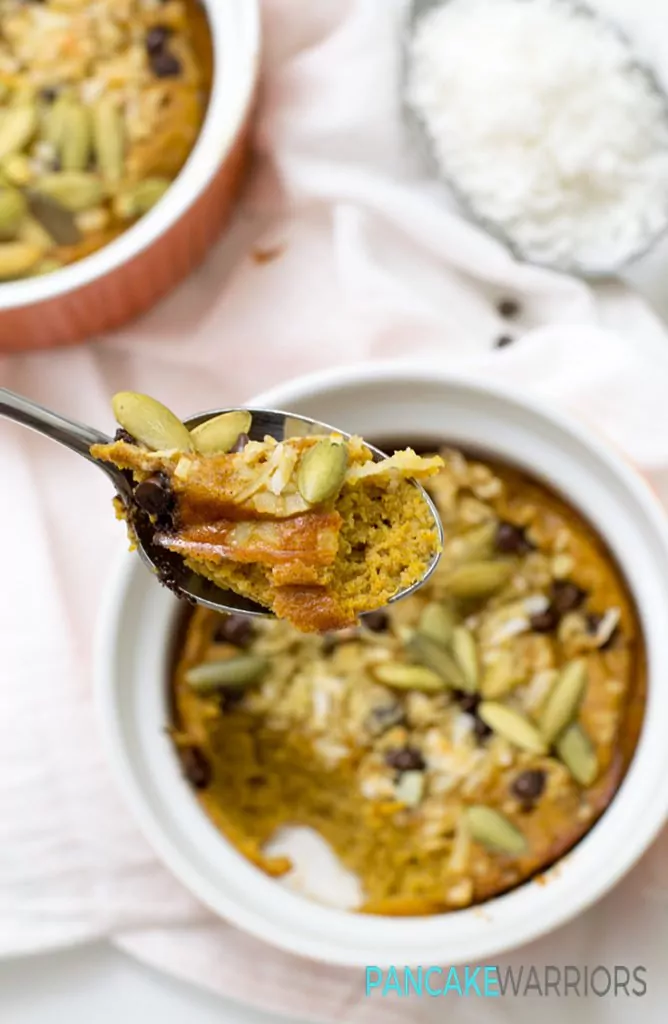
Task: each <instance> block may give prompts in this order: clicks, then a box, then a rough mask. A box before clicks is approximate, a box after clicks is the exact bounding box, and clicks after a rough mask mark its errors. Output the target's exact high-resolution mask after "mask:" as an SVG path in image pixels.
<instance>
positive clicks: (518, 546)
mask: <svg viewBox="0 0 668 1024" xmlns="http://www.w3.org/2000/svg"><path fill="white" fill-rule="evenodd" d="M494 545H495V547H496V550H497V551H499V552H500V553H501V554H504V555H527V554H528V553H529V552H530V551H533V550H534V546H533V544H532V543H531V541H530V540H529V539H528V538H527V535H526V531H525V529H524V527H523V526H516V525H515V523H508V522H505V521H502V522H500V523H499V525H498V527H497V531H496V539H495V541H494Z"/></svg>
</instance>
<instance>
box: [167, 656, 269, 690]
mask: <svg viewBox="0 0 668 1024" xmlns="http://www.w3.org/2000/svg"><path fill="white" fill-rule="evenodd" d="M268 668H269V662H268V661H267V659H266V658H261V657H259V655H257V654H238V655H235V656H234V657H232V658H225V659H224V660H222V661H208V662H205V663H204V664H203V665H196V666H195V667H194V668H189V669H188V671H187V672H186V673H185V676H184V678H185V681H186V683H187V684H188V686H190V687H192V689H193V690H196V691H197V692H198V693H213V692H214V691H215V690H219V689H224V688H225V687H227V686H229V687H242V686H251V685H252V684H253V683H257V682H259V681H260V679H261V678H262V676H263V675H264V674H265V672H266V671H267V669H268Z"/></svg>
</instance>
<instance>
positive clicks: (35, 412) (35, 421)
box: [0, 388, 443, 618]
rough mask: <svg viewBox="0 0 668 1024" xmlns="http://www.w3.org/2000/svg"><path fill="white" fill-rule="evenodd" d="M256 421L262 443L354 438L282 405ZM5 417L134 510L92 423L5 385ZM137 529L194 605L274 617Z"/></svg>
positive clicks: (145, 551) (162, 573) (148, 555)
mask: <svg viewBox="0 0 668 1024" xmlns="http://www.w3.org/2000/svg"><path fill="white" fill-rule="evenodd" d="M236 411H238V409H212V410H210V411H209V412H201V413H197V414H196V415H194V416H190V417H188V418H187V419H184V421H183V422H184V423H185V425H186V427H188V428H189V429H190V430H192V429H194V428H195V427H198V426H200V424H202V423H205V422H206V421H207V420H210V419H213V417H215V416H220V415H222V414H223V413H227V412H236ZM248 411H249V412H250V413H251V415H252V423H251V427H250V430H249V437H250V439H251V440H252V441H262V440H263V439H264V438H265V437H266V436H267V435H269V436H270V437H273V438H274V439H275V440H276V441H285V440H288V439H289V438H294V437H309V436H318V435H321V434H332V433H338V434H341V436H342V437H345V438H350V436H351V435H350V434H347V433H346V432H345V431H343V430H340V429H339V428H338V427H331V426H328V425H327V424H325V423H319V422H318V421H317V420H313V419H310V418H309V417H307V416H296V415H294V414H293V413H289V412H282V411H280V410H277V409H250V410H248ZM0 415H1V416H4V417H6V418H7V419H10V420H13V421H14V422H15V423H21V424H22V425H23V426H26V427H30V428H31V429H32V430H36V431H37V432H38V433H40V434H44V435H45V436H46V437H50V438H51V439H52V440H54V441H57V442H58V443H59V444H62V445H64V446H65V447H67V448H69V449H70V450H71V451H74V452H76V454H77V455H81V456H82V457H83V458H85V459H88V461H89V462H92V463H93V464H94V465H95V466H97V468H98V469H101V470H102V472H104V473H106V474H107V476H108V477H109V479H110V480H111V482H112V483H113V485H114V487H115V489H116V493H117V494H118V496H119V498H120V499H121V501H122V502H123V504H124V505H125V506H126V508H130V507H131V506H132V504H133V488H132V482H131V480H130V477H129V475H128V474H126V473H125V472H124V471H123V470H121V469H118V468H117V467H116V466H113V465H111V464H109V463H106V462H100V461H98V460H97V459H94V458H93V456H92V455H91V454H90V449H91V446H92V445H94V444H110V443H111V440H112V439H111V438H110V437H108V436H107V435H105V434H103V433H101V432H100V431H98V430H94V429H93V428H92V427H88V426H85V425H84V424H81V423H76V422H75V421H74V420H69V419H66V418H65V417H63V416H60V415H58V414H57V413H55V412H52V411H51V410H50V409H46V408H44V407H43V406H41V405H38V404H37V403H35V402H31V401H30V400H29V399H27V398H24V397H23V396H22V395H17V394H15V393H14V392H12V391H8V390H7V389H5V388H0ZM365 444H366V447H367V448H368V449H369V451H370V452H371V453H372V455H373V458H374V461H376V462H378V461H380V460H381V459H384V458H386V457H387V456H386V454H385V453H384V452H381V451H380V450H379V449H378V448H374V447H373V445H370V444H367V443H366V442H365ZM413 486H415V487H417V488H418V489H419V490H420V491H421V493H422V498H423V500H424V501H425V502H426V503H427V505H428V506H429V510H430V513H431V515H432V517H433V519H434V523H435V525H436V529H437V532H438V538H439V542H440V543H439V549H440V546H441V545H442V544H443V526H442V523H441V520H440V517H439V515H438V512H437V511H436V507H435V505H434V503H433V501H432V500H431V498H430V497H429V495H428V494H427V492H426V491H425V490H424V488H423V487H421V485H420V484H418V483H417V482H416V481H414V482H413ZM133 529H134V531H135V535H136V538H137V553H138V555H139V557H140V558H141V560H142V561H143V562H144V564H145V565H146V566H147V567H148V568H149V569H150V570H151V572H153V573H154V574H155V575H156V576H158V577H161V578H163V579H164V578H165V577H167V578H168V579H169V585H170V588H171V589H173V590H174V591H175V592H177V593H178V594H179V595H180V596H181V597H183V598H185V599H186V600H188V601H191V602H192V603H195V604H201V605H204V606H205V607H207V608H212V609H213V610H214V611H217V612H223V613H226V614H233V615H250V616H254V617H257V618H260V617H261V618H273V617H274V616H273V613H272V612H270V611H268V609H266V608H264V607H262V606H261V605H258V604H256V603H255V602H254V601H250V600H249V599H248V598H245V597H241V596H240V595H239V594H235V593H234V592H233V591H231V590H223V589H222V588H221V587H218V586H216V584H215V583H213V582H211V580H207V579H205V578H204V577H203V576H199V575H198V574H197V573H195V572H193V571H192V570H191V569H188V567H187V566H186V565H185V563H184V562H183V560H182V558H181V557H180V555H177V554H175V553H173V552H171V551H167V550H166V549H165V548H162V547H158V545H156V544H154V542H153V531H152V527H151V524H150V522H149V521H148V520H147V519H145V518H144V517H139V518H138V519H137V521H136V522H135V521H133ZM439 558H440V553H439V552H437V553H436V554H435V555H434V558H433V559H432V561H431V563H430V565H429V566H428V568H427V570H426V572H425V574H424V576H423V577H422V579H420V580H418V581H417V582H416V583H414V584H413V585H412V586H411V587H408V588H406V589H404V590H401V591H398V592H397V593H396V594H395V595H394V597H392V598H391V601H390V603H394V602H395V601H398V600H400V599H401V598H404V597H408V596H409V594H412V593H414V592H415V591H416V590H417V589H419V587H421V586H422V585H423V584H424V583H426V581H427V580H428V579H429V577H430V576H431V574H432V573H433V571H434V569H435V568H436V566H437V564H438V560H439Z"/></svg>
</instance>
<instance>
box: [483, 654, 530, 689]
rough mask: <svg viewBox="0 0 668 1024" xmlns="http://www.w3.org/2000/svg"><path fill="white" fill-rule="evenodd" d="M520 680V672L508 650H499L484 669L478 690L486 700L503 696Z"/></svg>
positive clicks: (517, 684)
mask: <svg viewBox="0 0 668 1024" xmlns="http://www.w3.org/2000/svg"><path fill="white" fill-rule="evenodd" d="M521 682H522V674H521V672H520V671H519V670H518V669H517V667H516V665H515V659H514V658H513V656H512V654H511V653H510V651H500V653H499V656H498V657H497V659H496V661H493V662H492V664H491V665H488V666H487V668H486V669H485V672H484V675H483V678H482V682H481V684H480V691H481V693H482V695H483V697H485V699H486V700H496V698H497V697H504V696H505V695H506V694H507V693H510V691H511V690H514V689H515V687H516V686H519V684H520V683H521Z"/></svg>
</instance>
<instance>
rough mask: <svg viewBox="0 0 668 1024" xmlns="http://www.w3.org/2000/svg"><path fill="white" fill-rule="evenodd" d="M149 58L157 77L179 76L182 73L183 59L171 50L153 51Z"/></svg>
mask: <svg viewBox="0 0 668 1024" xmlns="http://www.w3.org/2000/svg"><path fill="white" fill-rule="evenodd" d="M149 59H150V63H151V68H152V70H153V74H154V75H155V76H156V77H157V78H177V77H178V76H179V75H180V74H181V61H180V60H179V59H178V57H175V56H174V54H173V53H170V52H169V50H159V51H158V52H157V53H152V54H151V55H150V58H149Z"/></svg>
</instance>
